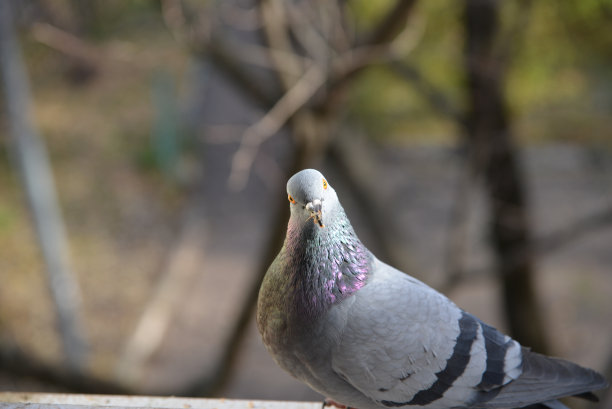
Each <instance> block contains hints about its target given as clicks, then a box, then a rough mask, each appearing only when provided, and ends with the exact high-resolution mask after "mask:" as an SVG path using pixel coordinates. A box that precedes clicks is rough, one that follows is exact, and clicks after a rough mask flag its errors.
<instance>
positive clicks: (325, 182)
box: [323, 179, 327, 189]
mask: <svg viewBox="0 0 612 409" xmlns="http://www.w3.org/2000/svg"><path fill="white" fill-rule="evenodd" d="M323 189H327V180H325V179H323Z"/></svg>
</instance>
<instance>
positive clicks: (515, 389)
mask: <svg viewBox="0 0 612 409" xmlns="http://www.w3.org/2000/svg"><path fill="white" fill-rule="evenodd" d="M522 353H523V372H522V374H521V376H520V377H519V378H518V379H516V380H514V381H512V382H510V383H509V384H507V385H506V386H504V387H501V388H500V389H499V390H496V391H490V392H483V393H482V395H481V396H480V399H479V400H480V402H474V405H473V406H474V407H481V408H515V407H519V408H520V407H532V406H533V405H540V406H539V407H548V408H553V409H560V408H562V407H563V406H564V405H563V404H561V403H560V402H558V401H556V399H558V398H562V397H565V396H575V397H579V398H583V399H588V400H594V399H597V397H596V396H595V395H594V394H593V393H592V392H591V391H594V390H598V389H603V388H605V387H607V386H608V382H607V381H606V379H605V378H604V377H603V375H601V374H599V373H597V372H595V371H593V370H592V369H588V368H584V367H581V366H580V365H577V364H574V363H572V362H569V361H566V360H564V359H560V358H551V357H547V356H544V355H541V354H538V353H536V352H531V351H530V350H529V349H528V348H524V347H523V348H522ZM492 392H494V393H492ZM487 395H488V396H489V397H491V396H494V397H493V398H492V399H490V400H489V399H488V398H487ZM542 405H543V406H542Z"/></svg>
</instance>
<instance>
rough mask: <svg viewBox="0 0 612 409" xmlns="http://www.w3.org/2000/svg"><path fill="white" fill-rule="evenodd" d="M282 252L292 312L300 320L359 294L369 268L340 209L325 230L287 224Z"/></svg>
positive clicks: (364, 251)
mask: <svg viewBox="0 0 612 409" xmlns="http://www.w3.org/2000/svg"><path fill="white" fill-rule="evenodd" d="M285 250H286V256H287V258H288V260H287V261H288V264H289V274H291V275H292V277H291V281H292V283H291V286H290V288H291V290H290V291H293V292H294V297H295V298H294V299H295V301H296V304H295V308H296V311H295V312H296V313H297V314H300V315H302V316H311V317H314V316H318V315H319V314H321V313H322V312H324V311H325V310H327V308H328V307H330V306H331V305H332V304H334V303H337V302H340V301H342V300H343V299H345V298H347V297H348V296H350V295H351V294H353V293H354V292H355V291H357V290H359V289H360V288H361V287H363V285H364V284H365V283H366V280H367V278H368V275H369V271H370V267H371V264H372V255H371V253H370V252H369V251H368V250H367V249H366V248H365V246H364V245H363V244H362V243H361V241H360V240H359V238H358V237H357V235H356V234H355V232H354V230H353V227H352V226H351V224H350V222H349V221H348V219H347V217H346V215H345V214H344V211H343V210H342V209H341V208H340V209H339V210H338V212H337V214H336V215H335V217H334V220H330V223H329V224H326V226H325V227H324V228H320V227H319V226H317V225H315V224H314V223H311V222H309V223H307V224H306V225H301V224H299V223H294V222H292V220H290V221H289V226H288V229H287V238H286V240H285Z"/></svg>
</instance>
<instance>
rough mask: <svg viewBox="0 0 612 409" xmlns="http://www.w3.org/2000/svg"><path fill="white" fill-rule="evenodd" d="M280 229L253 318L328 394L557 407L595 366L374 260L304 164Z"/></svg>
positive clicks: (438, 404)
mask: <svg viewBox="0 0 612 409" xmlns="http://www.w3.org/2000/svg"><path fill="white" fill-rule="evenodd" d="M287 192H288V195H289V196H288V197H289V201H290V202H291V204H290V207H291V217H290V219H289V224H288V227H287V236H286V239H285V242H284V245H283V247H282V249H281V250H280V252H279V254H278V256H277V257H276V259H275V260H274V262H273V263H272V265H271V266H270V268H269V269H268V272H267V274H266V276H265V278H264V281H263V283H262V286H261V289H260V293H259V300H258V309H257V325H258V328H259V331H260V333H261V335H262V338H263V341H264V344H265V345H266V348H267V349H268V351H269V352H270V353H271V354H272V356H273V358H274V359H275V361H276V362H277V363H278V365H279V366H280V367H282V368H283V369H285V370H287V371H288V372H289V373H291V374H292V375H293V376H294V377H296V378H298V379H300V380H302V381H303V382H305V383H307V384H308V385H310V386H311V387H312V388H313V389H315V390H316V391H318V392H319V393H321V394H323V395H325V396H328V397H330V398H331V399H333V400H334V401H335V402H338V403H341V404H344V405H347V406H350V407H353V408H359V409H375V408H377V409H379V408H396V407H404V408H421V407H422V408H431V409H438V408H491V409H493V408H500V409H503V408H520V407H525V406H530V405H544V406H547V407H550V408H554V409H557V408H563V407H564V406H563V405H562V404H561V403H560V402H558V401H556V399H558V398H560V397H564V396H569V395H580V396H581V397H585V398H587V399H588V398H594V395H592V394H591V393H590V392H591V391H592V390H597V389H601V388H604V387H606V386H607V382H606V380H605V379H604V378H603V376H601V375H600V374H598V373H597V372H595V371H593V370H590V369H587V368H583V367H580V366H578V365H576V364H573V363H571V362H568V361H565V360H561V359H557V358H550V357H545V356H543V355H540V354H536V353H533V352H530V351H529V350H528V349H527V348H524V347H522V346H521V345H520V344H519V343H518V342H516V341H514V340H512V339H511V338H510V337H508V336H506V335H503V334H502V333H500V332H499V331H497V330H496V329H495V328H493V327H491V326H489V325H487V324H485V323H484V322H482V321H480V320H479V319H478V318H476V317H474V316H473V315H471V314H469V313H467V312H465V311H463V310H461V309H460V308H459V307H457V306H456V305H455V304H454V303H453V302H452V301H450V300H449V299H448V298H446V297H445V296H444V295H442V294H440V293H439V292H437V291H435V290H434V289H432V288H430V287H428V286H427V285H426V284H424V283H422V282H421V281H419V280H417V279H415V278H413V277H410V276H409V275H407V274H404V273H402V272H400V271H398V270H396V269H395V268H393V267H391V266H389V265H387V264H385V263H383V262H381V261H380V260H378V259H377V258H376V257H375V256H374V255H373V254H372V253H371V252H370V251H369V250H368V249H367V248H366V247H365V246H364V245H363V244H362V243H361V241H359V239H358V237H357V235H356V234H355V232H354V230H353V228H352V226H351V224H350V222H349V220H348V218H347V217H346V214H345V213H344V210H343V209H342V206H341V205H340V202H339V200H338V197H337V195H336V192H335V191H334V189H333V188H332V187H331V186H330V185H329V184H328V182H327V180H326V179H325V178H324V177H323V175H322V174H321V173H319V172H318V171H316V170H313V169H307V170H303V171H301V172H298V173H297V174H295V175H294V176H293V177H292V178H291V179H290V180H289V181H288V183H287Z"/></svg>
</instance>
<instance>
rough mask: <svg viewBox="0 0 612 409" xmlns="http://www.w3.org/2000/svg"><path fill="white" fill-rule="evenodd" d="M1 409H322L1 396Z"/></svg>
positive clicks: (317, 406) (317, 408)
mask: <svg viewBox="0 0 612 409" xmlns="http://www.w3.org/2000/svg"><path fill="white" fill-rule="evenodd" d="M0 407H1V408H3V409H59V408H66V409H89V408H97V409H100V408H114V409H117V408H164V409H165V408H172V409H174V408H176V409H321V403H317V402H287V401H269V400H242V399H206V398H175V397H159V396H120V395H80V394H63V393H28V392H0Z"/></svg>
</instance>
